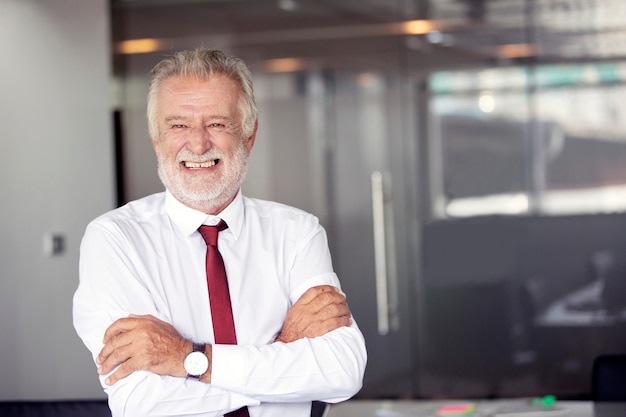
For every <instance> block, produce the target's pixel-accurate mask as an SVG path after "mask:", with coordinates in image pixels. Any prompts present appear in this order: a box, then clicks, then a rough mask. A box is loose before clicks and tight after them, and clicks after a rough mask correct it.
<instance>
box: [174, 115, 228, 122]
mask: <svg viewBox="0 0 626 417" xmlns="http://www.w3.org/2000/svg"><path fill="white" fill-rule="evenodd" d="M186 120H188V118H187V117H184V116H168V117H166V118H165V120H164V121H165V122H166V123H171V122H178V121H186ZM207 120H209V121H212V120H223V121H227V122H231V123H232V122H234V121H235V119H233V118H232V117H227V116H219V115H212V116H209V117H207Z"/></svg>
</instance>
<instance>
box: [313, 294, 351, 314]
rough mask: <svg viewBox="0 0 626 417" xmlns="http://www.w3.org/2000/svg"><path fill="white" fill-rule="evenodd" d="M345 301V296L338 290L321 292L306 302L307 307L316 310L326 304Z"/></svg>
mask: <svg viewBox="0 0 626 417" xmlns="http://www.w3.org/2000/svg"><path fill="white" fill-rule="evenodd" d="M345 303H346V298H345V297H344V296H343V295H341V294H340V293H338V292H322V293H319V294H318V295H317V296H316V297H315V298H314V299H313V300H311V302H310V303H308V307H309V308H311V309H312V310H313V311H316V312H318V311H320V310H321V309H323V308H324V307H326V306H328V305H331V304H345Z"/></svg>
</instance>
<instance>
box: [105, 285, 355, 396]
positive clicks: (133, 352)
mask: <svg viewBox="0 0 626 417" xmlns="http://www.w3.org/2000/svg"><path fill="white" fill-rule="evenodd" d="M351 323H352V318H351V314H350V309H349V308H348V305H347V303H346V299H345V297H344V296H343V295H342V294H341V293H339V290H338V289H337V288H336V287H333V286H330V285H322V286H317V287H312V288H310V289H309V290H307V291H306V292H305V293H304V294H303V295H302V297H300V299H298V301H297V302H296V303H294V305H293V306H292V307H291V308H290V309H289V311H288V313H287V316H286V318H285V322H284V325H283V328H282V330H281V332H280V334H279V335H278V337H277V338H276V342H282V343H290V342H294V341H296V340H299V339H302V338H314V337H317V336H322V335H324V334H326V333H328V332H330V331H332V330H335V329H337V328H339V327H343V326H350V324H351ZM103 343H104V347H103V348H102V350H101V351H100V353H99V354H98V356H97V357H96V363H97V364H98V372H99V373H100V374H101V375H108V374H109V373H110V375H108V376H107V378H106V380H105V382H106V384H107V385H113V384H115V383H116V382H117V381H119V380H120V379H122V378H125V377H127V376H128V375H130V374H131V373H133V372H134V371H138V370H144V371H150V372H153V373H155V374H159V375H169V376H173V377H185V376H186V375H187V373H186V372H185V370H184V368H183V360H184V358H185V356H186V355H187V354H188V353H189V352H191V345H192V341H190V340H186V339H184V338H183V337H182V336H181V335H180V333H179V332H178V331H177V330H176V329H175V328H174V327H173V326H172V325H171V324H169V323H166V322H164V321H162V320H159V319H157V318H155V317H153V316H151V315H143V316H139V315H130V316H129V317H125V318H121V319H118V320H116V321H115V322H114V323H113V324H111V326H109V327H108V328H107V330H106V332H105V334H104V339H103ZM206 354H207V356H208V358H209V363H210V364H212V363H213V360H212V347H211V346H210V345H207V350H206ZM116 368H117V369H116ZM201 380H202V381H203V382H206V383H210V382H211V366H209V370H208V371H207V372H206V373H205V374H204V375H203V376H202V378H201Z"/></svg>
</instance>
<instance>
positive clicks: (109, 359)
mask: <svg viewBox="0 0 626 417" xmlns="http://www.w3.org/2000/svg"><path fill="white" fill-rule="evenodd" d="M131 357H132V347H131V345H123V346H119V347H117V348H115V349H114V350H112V351H111V352H110V353H109V354H108V355H107V356H106V358H104V359H103V360H102V362H101V363H100V366H99V368H98V373H99V374H100V375H106V374H108V373H109V372H111V371H112V370H113V369H115V367H117V366H120V365H122V364H123V363H125V362H127V361H128V360H129V359H130V358H131Z"/></svg>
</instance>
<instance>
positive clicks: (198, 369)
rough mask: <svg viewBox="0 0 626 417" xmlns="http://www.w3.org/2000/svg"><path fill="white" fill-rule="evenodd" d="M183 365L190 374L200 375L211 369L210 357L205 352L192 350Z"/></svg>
mask: <svg viewBox="0 0 626 417" xmlns="http://www.w3.org/2000/svg"><path fill="white" fill-rule="evenodd" d="M183 365H184V366H185V371H187V373H188V374H189V375H193V376H200V375H202V374H203V373H205V372H206V371H207V370H208V369H209V358H207V357H206V355H205V354H204V353H203V352H191V353H190V354H189V355H187V357H185V361H184V362H183Z"/></svg>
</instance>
